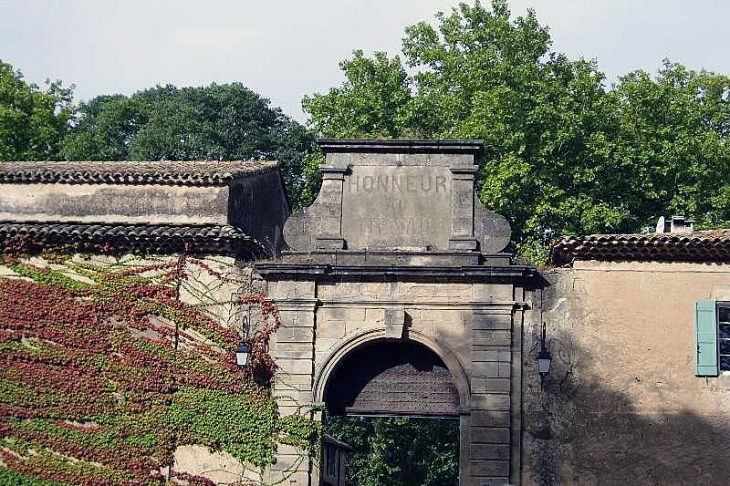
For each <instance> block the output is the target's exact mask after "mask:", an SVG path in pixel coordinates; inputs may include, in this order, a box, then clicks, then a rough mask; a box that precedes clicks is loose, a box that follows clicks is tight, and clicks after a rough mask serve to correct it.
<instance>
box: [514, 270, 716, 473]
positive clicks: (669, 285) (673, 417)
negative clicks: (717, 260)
mask: <svg viewBox="0 0 730 486" xmlns="http://www.w3.org/2000/svg"><path fill="white" fill-rule="evenodd" d="M543 276H544V277H545V278H546V279H547V281H548V286H547V287H546V288H545V289H544V290H542V291H540V290H538V291H535V292H531V293H530V294H529V295H528V297H527V298H528V300H529V301H531V304H532V305H531V310H530V311H528V312H527V313H526V315H525V328H524V341H523V342H524V347H523V350H524V354H523V356H524V360H523V379H524V381H523V383H524V387H523V395H524V396H523V403H524V412H523V420H524V427H523V431H522V445H523V447H522V449H523V456H522V457H523V459H522V464H523V466H522V467H523V470H522V483H523V484H525V485H533V484H534V485H552V484H560V485H570V484H575V485H613V484H616V485H619V484H621V485H625V484H632V485H642V484H646V485H650V484H651V485H655V484H661V485H686V484H703V485H724V484H727V481H728V480H727V478H728V477H730V461H728V456H729V455H730V374H728V373H725V374H724V375H722V376H720V377H718V378H700V377H696V376H695V375H694V373H695V360H696V357H695V337H694V333H695V330H694V303H695V301H697V300H701V299H718V300H722V299H728V298H730V292H728V289H730V265H728V264H706V263H656V262H654V263H637V262H614V263H611V262H606V263H601V262H576V263H575V264H574V266H573V268H561V269H555V270H550V271H546V272H544V273H543ZM542 321H544V322H546V323H547V347H548V348H549V349H550V351H551V352H552V355H553V366H552V369H551V372H550V375H549V376H548V378H547V381H546V384H545V390H544V392H542V393H541V392H540V383H539V378H538V373H537V370H536V361H535V358H536V355H537V352H538V351H539V348H540V342H539V334H540V326H539V323H540V322H542Z"/></svg>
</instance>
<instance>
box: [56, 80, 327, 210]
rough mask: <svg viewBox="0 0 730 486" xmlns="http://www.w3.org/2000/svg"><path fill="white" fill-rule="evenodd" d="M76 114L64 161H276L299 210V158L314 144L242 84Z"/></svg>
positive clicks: (89, 106)
mask: <svg viewBox="0 0 730 486" xmlns="http://www.w3.org/2000/svg"><path fill="white" fill-rule="evenodd" d="M78 112H79V114H78V117H77V120H76V123H75V125H74V127H73V128H72V129H71V132H70V134H69V135H68V136H67V137H66V139H65V140H64V142H63V148H62V150H61V152H62V154H63V156H64V157H65V158H66V159H69V160H250V159H254V160H263V159H268V160H278V161H279V163H280V165H281V172H282V175H283V177H284V182H285V185H286V186H287V192H288V193H289V195H290V198H291V202H292V204H293V205H295V206H296V205H298V204H299V199H298V197H299V193H300V192H301V186H302V184H303V179H302V167H301V165H302V160H303V157H302V156H303V154H304V153H305V152H307V151H309V150H310V147H311V145H312V144H313V142H314V140H313V138H312V137H311V135H309V132H308V131H307V130H306V129H305V128H304V127H303V126H301V125H300V124H298V123H297V122H295V121H294V120H292V119H291V118H289V117H288V116H286V115H284V114H283V113H282V111H281V110H280V109H279V108H272V107H270V106H269V100H267V99H265V98H262V97H260V96H259V95H258V94H256V93H254V92H253V91H251V90H250V89H248V88H246V87H244V86H243V85H242V84H240V83H231V84H223V85H218V84H211V85H210V86H206V87H188V88H176V87H175V86H172V85H167V86H157V87H155V88H150V89H147V90H144V91H140V92H138V93H135V94H134V95H132V96H130V97H126V96H122V95H113V96H106V95H105V96H99V97H96V98H94V99H92V100H91V101H89V102H87V103H81V104H80V105H79V107H78Z"/></svg>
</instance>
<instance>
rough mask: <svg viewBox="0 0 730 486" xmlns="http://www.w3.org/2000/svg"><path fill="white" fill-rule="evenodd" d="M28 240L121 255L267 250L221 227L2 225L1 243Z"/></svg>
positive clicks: (64, 223) (252, 253) (258, 253)
mask: <svg viewBox="0 0 730 486" xmlns="http://www.w3.org/2000/svg"><path fill="white" fill-rule="evenodd" d="M18 236H25V237H27V238H29V239H31V240H33V239H41V240H43V243H44V244H48V245H49V246H55V245H64V244H76V245H82V246H84V245H89V246H92V245H109V246H111V247H112V248H114V249H115V250H117V251H131V250H144V251H148V252H150V253H173V252H181V251H187V252H190V253H214V254H228V255H235V256H248V257H250V258H260V257H262V256H265V255H266V251H265V249H264V247H263V246H262V245H261V244H260V243H259V242H257V241H256V240H255V239H253V238H252V237H250V236H248V235H246V234H244V233H243V231H241V230H240V229H239V228H236V227H235V226H230V225H219V224H180V223H174V224H166V223H162V224H152V223H82V222H73V221H43V222H38V221H30V222H22V221H20V222H19V221H0V241H2V240H5V239H7V238H13V237H18Z"/></svg>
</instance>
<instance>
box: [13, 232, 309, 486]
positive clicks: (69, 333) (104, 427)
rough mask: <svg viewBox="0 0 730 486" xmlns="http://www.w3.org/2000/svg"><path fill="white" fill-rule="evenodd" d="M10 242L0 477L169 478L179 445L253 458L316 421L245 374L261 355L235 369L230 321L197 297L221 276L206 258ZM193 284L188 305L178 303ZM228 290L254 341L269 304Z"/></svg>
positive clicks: (266, 324) (265, 362)
mask: <svg viewBox="0 0 730 486" xmlns="http://www.w3.org/2000/svg"><path fill="white" fill-rule="evenodd" d="M21 249H22V245H20V244H17V243H15V244H13V245H7V246H6V248H5V251H4V252H3V253H2V254H0V255H1V256H2V262H1V263H2V264H3V265H4V267H5V268H7V269H10V270H12V271H13V272H14V274H15V275H5V276H4V277H2V278H0V463H1V464H2V467H0V480H5V479H7V480H8V481H10V482H12V483H13V484H16V483H17V484H28V485H46V484H74V485H76V484H94V485H97V484H156V483H162V482H165V481H166V480H168V479H170V476H171V475H172V476H176V473H175V472H174V471H171V472H167V469H166V468H168V467H169V466H171V465H172V461H173V454H174V452H175V450H176V448H177V447H178V446H180V445H184V444H199V445H204V446H208V447H211V448H213V449H217V450H223V451H226V452H228V453H229V454H231V455H232V456H233V457H235V458H236V459H238V460H240V461H241V462H242V463H244V464H247V465H249V467H256V468H262V467H265V466H267V465H269V464H271V463H272V462H273V461H274V457H275V451H276V447H277V443H278V442H280V441H283V442H286V443H289V444H292V445H296V446H299V447H301V448H303V449H304V450H305V451H307V450H309V449H311V441H314V440H316V437H317V431H318V427H317V426H316V425H315V424H313V423H312V422H311V421H310V420H308V419H306V418H304V417H299V419H300V420H299V421H297V422H292V420H291V419H287V420H281V419H280V418H279V417H278V415H277V409H276V404H275V400H274V399H273V398H272V397H271V395H270V391H269V389H268V388H267V387H262V386H260V385H259V384H258V383H260V382H268V381H270V379H271V375H272V374H273V372H274V370H275V364H274V363H273V361H271V359H270V358H268V359H263V357H262V354H261V353H259V354H254V355H253V356H252V368H250V372H249V373H248V374H246V375H243V376H242V374H241V371H240V370H239V369H238V368H237V366H236V365H235V356H234V353H233V349H234V348H235V345H236V343H237V342H238V340H239V339H240V337H239V335H238V331H237V330H235V329H231V328H229V327H226V326H224V325H222V324H221V323H220V322H219V320H218V319H216V318H215V317H214V315H213V314H211V310H212V309H213V308H217V306H220V305H223V304H225V303H220V302H214V301H212V300H211V299H210V297H211V295H212V294H214V293H215V292H214V291H215V289H217V288H219V287H218V286H219V285H220V281H221V280H222V279H225V278H226V277H224V276H223V275H222V274H221V272H220V271H219V270H216V269H215V268H213V267H211V265H210V263H209V262H205V261H202V260H197V259H193V258H188V257H186V256H185V255H180V256H179V257H178V258H176V259H172V260H170V259H167V260H161V261H156V262H155V261H153V262H143V263H140V262H139V261H135V260H134V259H128V258H122V259H114V258H108V257H107V258H105V259H102V260H99V259H98V258H96V259H94V260H85V259H82V258H78V257H74V258H69V257H59V256H53V257H52V258H49V257H50V256H51V255H45V256H46V258H45V259H38V258H32V259H29V258H28V257H25V256H22V255H21V254H20V250H21ZM52 262H55V263H52ZM206 282H208V283H207V284H206V285H207V289H208V291H210V290H212V292H208V294H206V295H205V296H204V297H205V298H202V299H199V300H198V304H196V305H193V304H191V303H186V302H183V301H182V299H181V293H187V294H188V295H190V294H191V293H192V292H193V291H194V290H193V289H194V288H195V287H198V288H199V287H200V285H201V284H205V283H206ZM203 292H207V291H206V290H205V289H204V290H203ZM242 300H245V302H246V303H247V305H252V306H256V307H257V309H258V315H260V316H261V320H260V322H259V323H258V329H259V330H260V332H259V333H258V335H259V336H262V337H259V338H258V339H259V340H260V342H261V341H262V340H263V341H265V340H267V339H268V337H269V336H270V335H271V333H272V332H273V331H274V330H275V329H276V327H277V326H278V323H279V321H278V315H277V314H276V312H275V309H274V308H273V307H271V304H269V303H267V302H265V299H264V296H263V295H262V294H260V293H252V294H251V295H250V296H248V297H247V298H245V299H242ZM228 304H231V305H238V303H237V302H229V303H228ZM251 346H252V348H256V347H257V346H260V345H257V344H256V343H251ZM266 374H268V377H267V378H266V379H264V375H266ZM178 476H179V478H180V479H184V480H187V481H189V483H190V484H210V482H209V481H208V480H206V479H205V478H200V477H194V476H190V475H189V474H185V473H180V474H179V475H178Z"/></svg>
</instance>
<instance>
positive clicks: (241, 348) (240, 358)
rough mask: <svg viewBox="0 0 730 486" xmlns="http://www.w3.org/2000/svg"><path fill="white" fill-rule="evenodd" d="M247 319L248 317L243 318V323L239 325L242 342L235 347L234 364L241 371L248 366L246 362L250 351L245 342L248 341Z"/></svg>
mask: <svg viewBox="0 0 730 486" xmlns="http://www.w3.org/2000/svg"><path fill="white" fill-rule="evenodd" d="M248 319H249V318H248V316H244V317H243V322H242V323H241V336H242V340H241V342H239V343H238V346H236V364H237V365H238V367H239V368H241V369H243V368H245V367H246V366H248V360H249V358H250V357H251V349H250V348H249V346H248V343H247V342H246V340H247V339H248Z"/></svg>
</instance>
